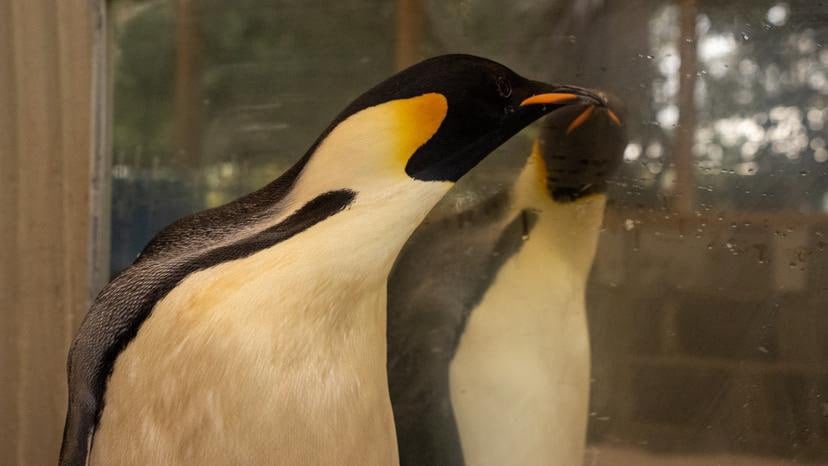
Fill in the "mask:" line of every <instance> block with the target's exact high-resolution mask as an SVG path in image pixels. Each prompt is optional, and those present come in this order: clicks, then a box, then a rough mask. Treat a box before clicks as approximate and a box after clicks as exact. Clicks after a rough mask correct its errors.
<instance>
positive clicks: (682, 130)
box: [673, 0, 698, 217]
mask: <svg viewBox="0 0 828 466" xmlns="http://www.w3.org/2000/svg"><path fill="white" fill-rule="evenodd" d="M679 7H680V13H679V23H680V24H679V30H680V35H679V58H680V59H681V65H680V66H679V90H678V107H679V120H678V127H677V128H676V138H675V146H674V147H673V159H674V164H675V170H676V185H675V186H676V188H675V197H674V199H673V202H674V204H673V205H674V209H675V210H676V212H678V214H679V215H680V216H682V217H687V216H689V215H691V214H692V213H693V208H694V207H695V204H696V201H695V194H696V192H695V189H696V184H695V181H694V176H693V165H694V164H693V140H694V137H695V134H696V102H695V95H696V92H695V91H696V71H697V69H698V56H697V54H696V41H697V39H698V38H697V37H696V16H697V15H698V4H697V1H696V0H680V5H679Z"/></svg>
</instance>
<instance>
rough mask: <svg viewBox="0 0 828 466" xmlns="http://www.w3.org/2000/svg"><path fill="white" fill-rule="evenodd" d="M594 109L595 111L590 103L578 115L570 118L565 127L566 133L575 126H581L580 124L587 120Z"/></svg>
mask: <svg viewBox="0 0 828 466" xmlns="http://www.w3.org/2000/svg"><path fill="white" fill-rule="evenodd" d="M594 111H595V106H594V105H590V106H589V108H587V109H586V110H584V111H583V112H581V114H580V115H578V116H577V117H576V118H575V119H574V120H572V123H570V124H569V127H568V128H566V134H569V133H571V132H572V131H574V130H575V128H577V127H579V126H581V125H582V124H584V123H586V121H587V120H589V117H591V116H592V112H594Z"/></svg>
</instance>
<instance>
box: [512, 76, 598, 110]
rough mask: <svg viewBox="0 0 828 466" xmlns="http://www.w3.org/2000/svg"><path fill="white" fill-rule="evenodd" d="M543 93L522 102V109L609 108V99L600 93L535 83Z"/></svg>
mask: <svg viewBox="0 0 828 466" xmlns="http://www.w3.org/2000/svg"><path fill="white" fill-rule="evenodd" d="M534 84H535V85H536V86H537V88H538V89H539V90H542V92H539V93H535V94H533V95H531V96H529V97H527V98H525V99H523V101H521V103H520V106H521V107H527V106H530V105H568V104H574V103H579V102H580V103H584V104H587V105H591V106H595V105H597V106H600V107H606V106H607V98H606V97H605V96H603V95H602V94H600V93H597V92H595V91H591V90H589V89H584V88H582V87H577V86H555V85H549V84H544V83H539V82H537V81H536V82H534Z"/></svg>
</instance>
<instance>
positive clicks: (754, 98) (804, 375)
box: [110, 0, 828, 466]
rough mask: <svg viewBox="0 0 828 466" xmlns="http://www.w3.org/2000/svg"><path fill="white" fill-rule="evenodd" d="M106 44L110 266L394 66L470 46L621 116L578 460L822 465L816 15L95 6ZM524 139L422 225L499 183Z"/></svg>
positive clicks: (595, 284) (244, 180) (298, 145)
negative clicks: (622, 138)
mask: <svg viewBox="0 0 828 466" xmlns="http://www.w3.org/2000/svg"><path fill="white" fill-rule="evenodd" d="M110 30H111V34H110V47H111V56H112V57H113V65H112V86H113V95H114V100H113V105H114V109H113V122H112V141H113V156H112V217H111V218H112V235H111V237H112V244H111V248H112V254H111V270H112V273H116V272H117V271H119V270H121V269H122V268H124V267H125V266H127V265H128V264H129V263H130V262H131V261H132V260H133V258H134V257H135V255H136V254H137V253H138V251H140V249H141V248H142V247H143V246H144V244H145V243H146V242H147V241H148V240H149V238H150V237H151V236H152V235H153V234H154V233H155V232H156V231H157V230H159V229H160V228H161V227H163V226H164V225H166V224H167V223H169V222H171V221H172V220H174V219H176V218H178V217H180V216H182V215H184V214H187V213H190V212H193V211H196V210H201V209H204V208H207V207H213V206H217V205H220V204H222V203H224V202H227V201H228V200H231V199H233V198H235V197H238V196H239V195H241V194H244V193H247V192H250V191H252V190H254V189H256V188H258V187H260V186H262V185H264V184H265V183H266V182H268V181H270V180H272V179H274V178H276V177H277V176H278V175H279V174H280V173H281V172H282V171H284V170H285V169H286V168H287V167H289V166H290V165H291V164H292V163H293V162H294V161H295V160H297V159H298V158H299V157H300V156H301V155H302V154H303V153H304V151H305V150H306V149H307V148H308V146H309V145H310V144H311V143H312V141H313V140H314V139H315V138H316V136H317V135H318V134H319V133H320V132H321V130H322V129H323V128H324V127H325V126H326V125H327V123H328V122H329V121H330V120H331V119H332V118H333V116H335V115H336V113H337V112H338V111H339V110H340V109H341V108H343V107H344V105H345V104H347V103H348V102H349V101H350V99H352V98H354V97H355V96H357V95H358V94H359V93H360V92H362V91H363V90H365V89H367V88H368V87H370V86H371V85H373V84H375V83H376V82H378V81H380V80H382V79H384V77H386V76H388V75H390V74H391V73H392V72H394V71H395V70H396V69H399V68H400V67H402V66H405V65H407V64H410V63H413V62H415V61H417V60H419V59H420V58H424V57H427V56H431V55H435V54H441V53H448V52H466V53H473V54H476V55H482V56H486V57H489V58H492V59H494V60H497V61H500V62H502V63H504V64H506V65H508V66H510V67H511V68H513V69H515V70H516V71H518V72H519V73H521V74H523V75H525V76H531V77H534V78H537V79H544V80H547V81H553V82H569V83H574V84H578V85H582V86H588V87H597V88H601V89H605V90H607V91H609V92H611V93H613V94H615V95H617V96H619V97H620V98H621V99H622V100H623V102H624V104H625V106H626V115H627V117H626V125H627V130H628V136H629V144H628V145H627V147H626V150H625V152H624V163H623V165H622V166H621V168H620V170H619V172H618V173H617V174H616V175H615V176H614V177H613V179H612V180H611V183H610V187H609V199H610V201H609V205H608V207H607V211H606V214H605V219H604V226H603V227H602V230H601V234H600V243H599V248H598V253H597V255H596V259H595V262H594V266H593V270H592V274H591V278H590V281H589V287H588V291H587V309H588V320H589V329H590V339H591V352H592V354H591V358H592V367H591V374H592V375H591V388H590V408H589V412H588V413H585V415H588V416H589V433H588V448H587V450H586V452H585V458H584V464H588V465H710V464H717V465H724V466H731V465H783V464H785V465H786V464H794V463H796V464H800V463H812V464H828V343H826V342H828V319H827V318H826V317H825V310H826V309H828V251H825V247H826V245H828V216H826V212H828V145H826V139H828V132H826V129H825V125H826V120H828V114H826V112H828V110H826V108H825V107H826V102H827V101H828V48H826V47H825V44H826V40H828V3H826V2H824V1H820V0H790V1H787V2H781V1H778V0H732V1H727V2H709V1H694V0H675V1H656V0H627V1H623V2H621V1H610V0H578V1H571V0H566V1H564V0H546V1H543V0H519V1H514V2H500V1H495V0H475V1H456V0H448V1H426V0H399V1H397V2H390V1H380V0H352V1H342V2H327V1H318V0H305V1H270V0H236V1H233V2H225V1H218V0H202V1H199V2H189V1H186V0H179V1H173V0H155V1H129V0H116V1H114V2H112V3H111V11H110ZM534 134H535V130H533V129H531V128H530V129H528V130H526V131H525V132H524V133H522V134H520V135H518V136H517V137H515V138H514V139H513V140H512V141H510V142H509V143H507V144H506V145H505V146H503V147H502V148H501V149H499V150H498V151H497V152H496V153H495V154H494V155H493V156H491V157H490V158H489V159H488V160H487V161H485V162H484V163H483V164H481V165H480V166H479V167H478V168H477V169H475V170H474V171H473V172H472V173H470V174H469V175H468V176H467V177H466V178H465V179H464V180H462V181H461V182H460V183H459V184H458V186H457V187H456V188H455V189H454V190H453V191H452V192H451V193H450V195H449V196H448V197H447V198H446V199H445V200H444V201H443V202H442V203H441V204H440V205H439V206H438V207H437V209H436V210H435V212H434V213H433V214H434V215H445V214H447V213H448V214H450V213H451V212H459V211H461V210H462V209H464V208H465V206H468V205H470V204H473V203H475V202H477V201H478V200H480V199H483V198H485V197H487V196H489V195H490V194H492V193H496V192H498V191H501V190H504V189H506V188H507V187H508V186H509V185H510V183H511V182H512V180H513V179H514V177H515V175H516V173H517V170H518V169H519V167H520V166H521V165H522V164H523V162H524V161H525V158H526V155H528V153H529V149H530V144H531V141H532V138H533V136H534Z"/></svg>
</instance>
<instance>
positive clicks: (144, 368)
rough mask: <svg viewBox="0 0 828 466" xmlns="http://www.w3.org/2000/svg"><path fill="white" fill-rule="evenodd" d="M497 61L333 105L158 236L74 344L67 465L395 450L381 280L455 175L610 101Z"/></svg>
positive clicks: (404, 80)
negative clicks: (264, 169)
mask: <svg viewBox="0 0 828 466" xmlns="http://www.w3.org/2000/svg"><path fill="white" fill-rule="evenodd" d="M599 100H600V97H599V96H597V95H596V94H595V93H593V92H590V91H588V90H584V89H580V88H576V87H571V86H563V85H549V84H544V83H540V82H536V81H531V80H528V79H525V78H523V77H521V76H519V75H517V74H516V73H514V72H512V71H511V70H509V69H508V68H506V67H505V66H503V65H500V64H498V63H495V62H492V61H490V60H487V59H483V58H478V57H473V56H467V55H447V56H441V57H436V58H432V59H428V60H426V61H423V62H421V63H419V64H416V65H414V66H412V67H410V68H408V69H406V70H403V71H401V72H400V73H398V74H396V75H394V76H392V77H390V78H389V79H387V80H385V81H383V82H381V83H380V84H378V85H377V86H375V87H374V88H372V89H370V90H369V91H367V92H366V93H364V94H363V95H361V96H360V97H358V98H357V99H356V100H354V101H353V102H352V103H351V104H350V105H348V106H347V107H346V108H345V109H344V111H342V113H340V114H339V115H338V116H337V117H336V118H335V119H334V120H333V122H332V123H331V124H330V125H329V126H328V127H327V129H325V130H324V131H323V132H322V135H321V136H320V137H319V138H318V139H317V140H316V142H314V143H313V144H312V145H311V147H310V149H309V150H308V151H307V153H306V154H305V155H304V156H303V157H302V158H301V159H300V160H299V161H298V162H297V163H296V164H295V165H294V166H293V167H292V168H290V169H289V170H287V171H286V172H285V173H284V174H283V175H282V176H281V177H279V178H278V179H276V180H275V181H273V182H272V183H270V184H268V185H267V186H265V187H263V188H262V189H260V190H258V191H256V192H253V193H252V194H249V195H246V196H244V197H242V198H240V199H238V200H235V201H233V202H231V203H229V204H227V205H224V206H222V207H218V208H215V209H211V210H206V211H204V212H200V213H197V214H194V215H191V216H189V217H185V218H183V219H181V220H179V221H177V222H175V223H173V224H172V225H170V226H168V227H167V228H165V229H164V230H162V231H161V232H160V233H159V234H158V235H157V236H156V237H155V238H153V239H152V240H151V241H150V242H149V244H148V245H147V246H146V247H145V249H144V250H143V252H142V253H141V254H140V255H139V256H138V258H137V259H136V260H135V262H134V263H133V264H132V265H131V266H130V267H129V268H127V269H126V270H124V271H123V272H122V273H120V274H119V275H118V276H117V277H115V278H114V279H113V280H112V281H111V282H110V283H109V284H108V285H107V286H106V287H104V289H103V290H102V291H101V292H100V294H99V295H98V297H97V298H96V300H95V301H94V303H93V305H92V306H91V309H90V310H89V312H88V314H87V316H86V317H85V319H84V321H83V323H82V324H81V327H80V330H79V331H78V334H77V337H76V338H75V340H74V342H73V344H72V347H71V349H70V353H69V361H68V382H69V402H68V413H67V416H66V425H65V429H64V435H63V444H62V448H61V454H60V463H61V464H63V465H84V464H91V465H110V464H112V465H195V464H227V465H229V464H233V465H238V464H256V465H265V464H278V465H291V466H296V465H299V466H301V465H337V466H349V465H353V466H370V465H382V466H388V465H395V464H398V461H399V460H398V452H397V444H396V436H395V429H394V420H393V415H392V412H391V403H390V399H389V394H388V380H387V372H386V311H387V308H386V300H387V277H388V274H389V272H390V269H391V266H392V264H393V262H394V260H395V258H396V256H397V255H398V253H399V251H400V249H401V247H402V246H403V243H404V242H405V241H406V239H407V238H408V237H409V236H410V234H411V232H412V231H413V230H414V228H415V227H416V226H417V225H418V224H419V223H420V222H421V220H422V219H423V217H424V216H425V215H426V213H427V212H428V211H429V210H430V209H431V208H432V207H433V206H434V205H435V203H436V202H437V201H438V200H439V199H440V198H441V197H442V196H443V195H444V194H445V193H446V191H448V189H449V188H450V187H451V186H452V185H453V184H454V182H455V181H457V180H458V179H459V178H460V177H461V176H463V174H465V173H466V172H467V171H468V170H470V169H471V168H472V167H474V166H475V165H476V164H477V163H478V162H480V161H481V159H483V158H484V157H485V156H486V155H487V154H489V153H490V152H491V151H493V150H494V149H495V148H497V147H498V146H499V145H500V144H502V143H503V142H504V141H506V140H507V139H508V138H510V137H511V136H513V135H514V134H516V133H517V132H518V131H520V130H521V129H522V128H524V127H525V126H527V125H528V124H530V123H531V122H532V121H534V120H536V119H537V118H539V117H541V116H543V115H545V114H547V113H550V112H552V111H555V110H559V109H562V108H565V107H567V106H570V105H578V104H581V103H593V102H598V101H599Z"/></svg>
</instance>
